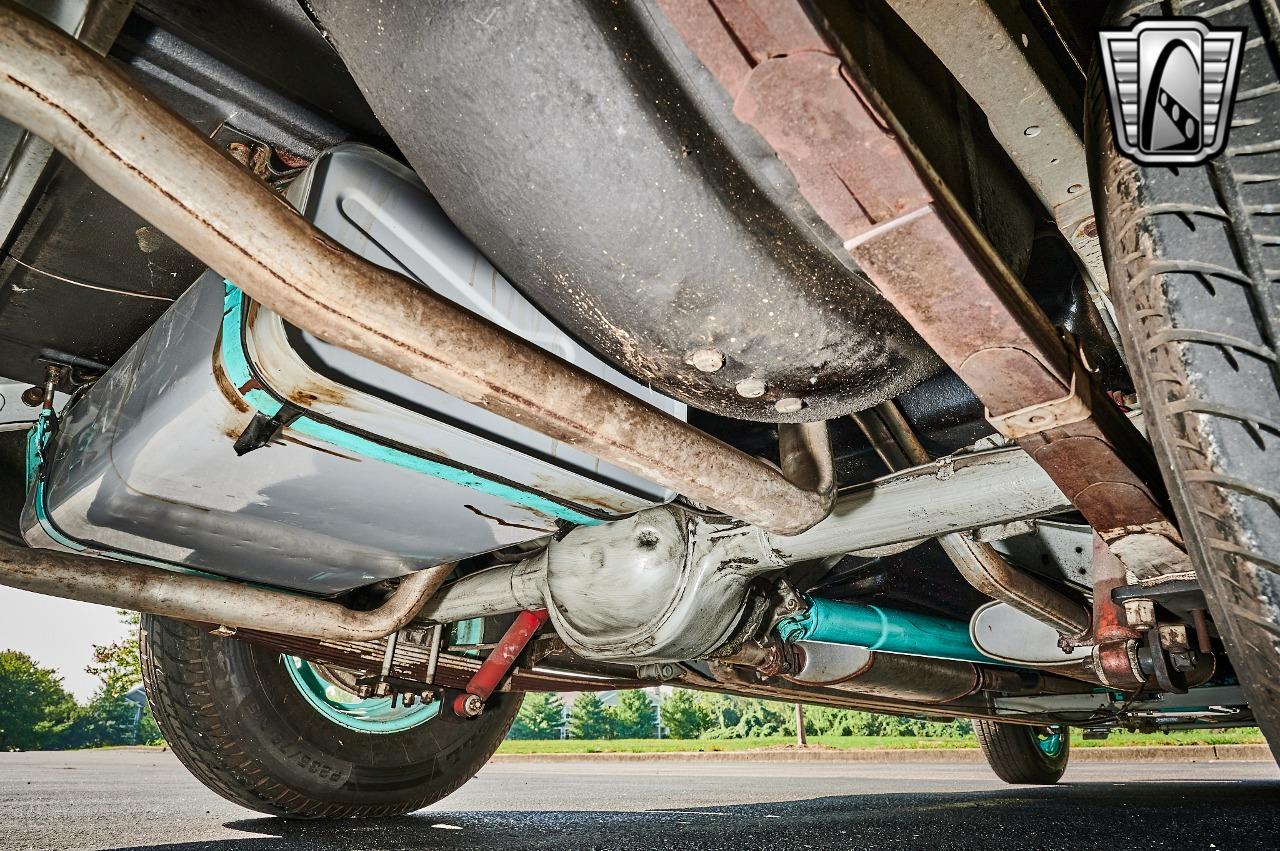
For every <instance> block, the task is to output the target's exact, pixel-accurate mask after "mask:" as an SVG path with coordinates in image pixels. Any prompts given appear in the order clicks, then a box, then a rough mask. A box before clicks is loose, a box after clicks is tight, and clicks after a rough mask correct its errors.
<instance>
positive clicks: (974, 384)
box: [659, 0, 1190, 582]
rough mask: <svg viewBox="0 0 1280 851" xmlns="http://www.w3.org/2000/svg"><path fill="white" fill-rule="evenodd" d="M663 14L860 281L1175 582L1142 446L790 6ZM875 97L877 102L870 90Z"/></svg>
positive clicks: (773, 1)
mask: <svg viewBox="0 0 1280 851" xmlns="http://www.w3.org/2000/svg"><path fill="white" fill-rule="evenodd" d="M659 5H660V7H661V8H662V10H663V12H664V13H665V14H666V15H667V17H668V18H669V19H670V21H671V23H672V24H673V25H674V27H675V28H676V30H677V31H679V32H680V34H681V35H682V37H683V38H684V39H685V40H686V42H687V43H688V44H689V46H690V47H691V48H692V49H693V50H694V52H695V53H696V54H697V55H698V57H699V58H700V59H701V60H702V62H703V64H704V65H706V66H707V68H708V69H709V70H710V71H711V73H712V74H713V75H715V76H716V78H717V79H718V80H719V81H720V83H721V84H722V85H723V86H724V88H725V89H726V91H727V92H728V93H729V94H730V96H732V97H733V99H734V114H735V115H736V116H737V117H738V118H739V119H741V120H742V121H743V122H745V123H747V124H750V125H751V126H752V127H754V128H755V129H756V130H757V131H759V133H760V135H761V136H763V137H764V139H765V140H766V141H767V142H768V143H769V144H770V145H771V146H772V147H773V149H774V150H775V151H776V152H777V155H778V157H779V159H781V160H782V161H783V162H784V163H785V164H786V165H787V166H788V168H790V170H791V172H792V175H793V176H794V177H795V180H796V183H797V185H798V186H799V188H800V190H801V192H802V194H803V195H804V196H805V198H806V199H807V200H808V201H809V203H810V205H811V206H812V207H813V208H814V210H815V211H816V212H817V213H818V214H819V215H820V216H821V217H822V218H823V220H824V221H826V223H827V224H828V225H829V226H830V227H831V228H832V229H833V230H834V231H835V232H836V233H837V234H838V235H839V236H840V237H841V239H843V240H844V244H845V248H846V250H848V252H849V254H850V255H851V256H852V257H853V259H854V260H855V261H856V262H857V263H858V265H859V266H860V267H861V269H862V270H863V272H864V273H865V274H866V275H867V276H868V277H869V278H870V279H871V280H872V282H873V283H874V284H875V285H876V286H877V288H878V289H879V290H880V292H881V294H882V295H884V296H885V298H887V299H888V300H889V301H890V302H891V303H892V304H893V305H894V307H896V308H897V309H898V310H899V311H900V312H901V313H902V314H903V316H905V317H906V319H907V321H908V322H909V323H910V324H911V326H912V327H913V328H914V329H915V330H916V332H917V333H918V334H920V336H921V337H922V338H924V340H925V342H927V343H928V344H929V345H930V347H932V348H933V349H934V351H936V352H937V353H938V355H940V356H941V357H942V359H943V360H944V361H945V362H946V363H947V365H948V366H950V367H951V368H952V369H953V370H954V371H955V372H956V373H957V374H958V375H959V376H960V377H961V378H962V379H963V380H964V381H965V383H967V384H968V385H969V387H970V388H972V390H973V392H974V394H975V395H976V396H977V397H978V398H979V399H980V400H981V401H982V402H983V404H985V405H986V407H987V410H988V414H989V416H990V417H991V419H992V421H993V423H994V424H995V425H997V426H998V427H1001V428H1002V429H1003V430H1004V431H1005V433H1006V435H1007V436H1009V437H1010V438H1011V439H1015V440H1016V441H1017V443H1018V445H1019V446H1021V447H1022V448H1023V449H1025V450H1026V451H1027V452H1028V453H1029V454H1030V455H1031V456H1032V457H1033V458H1035V460H1036V461H1037V462H1038V463H1039V464H1040V465H1041V466H1042V467H1043V468H1044V469H1045V471H1046V472H1048V473H1049V475H1050V476H1051V477H1052V478H1053V479H1054V481H1055V482H1056V483H1057V484H1058V485H1059V487H1061V488H1062V490H1063V492H1064V493H1065V494H1066V496H1067V497H1068V498H1069V499H1070V500H1071V502H1072V503H1073V504H1074V505H1075V506H1076V508H1078V509H1079V510H1080V512H1081V513H1082V514H1084V515H1085V517H1086V518H1087V519H1088V520H1089V523H1090V524H1091V525H1092V526H1093V527H1094V528H1095V529H1097V530H1098V531H1099V532H1100V533H1101V534H1102V536H1103V538H1104V539H1105V540H1106V541H1107V543H1108V544H1109V545H1111V546H1112V547H1113V549H1114V551H1115V552H1116V554H1117V555H1118V556H1119V557H1120V558H1121V559H1122V560H1123V561H1124V563H1125V565H1126V567H1127V568H1128V569H1129V572H1130V574H1129V578H1130V580H1132V581H1145V582H1154V581H1161V580H1163V579H1165V578H1167V577H1170V576H1183V575H1185V574H1186V572H1187V571H1189V570H1190V562H1189V560H1188V558H1187V556H1186V552H1185V547H1184V546H1183V543H1182V540H1181V538H1180V537H1179V535H1178V532H1177V530H1176V528H1175V527H1174V525H1173V524H1172V522H1171V521H1170V517H1171V513H1170V510H1169V508H1168V505H1167V503H1166V499H1165V495H1164V491H1163V485H1162V483H1161V480H1160V476H1159V472H1158V469H1157V467H1156V465H1155V462H1154V458H1153V456H1152V453H1151V449H1150V446H1149V445H1147V444H1146V442H1145V441H1144V440H1143V439H1142V437H1141V436H1140V435H1139V434H1138V433H1137V431H1136V430H1135V429H1134V428H1133V426H1132V425H1131V424H1130V423H1129V422H1128V421H1127V420H1126V419H1125V418H1124V417H1123V416H1122V415H1121V414H1120V412H1119V411H1118V410H1116V408H1115V406H1114V405H1113V404H1112V403H1111V402H1110V401H1109V399H1108V397H1107V396H1106V395H1105V394H1104V393H1103V392H1102V391H1101V389H1100V388H1099V387H1098V386H1097V382H1096V381H1095V380H1094V379H1093V376H1092V373H1091V372H1090V371H1089V370H1088V369H1087V367H1086V366H1085V365H1084V364H1083V363H1081V362H1080V355H1079V353H1078V352H1076V351H1074V350H1073V349H1071V348H1070V347H1068V346H1067V345H1065V344H1064V342H1063V341H1062V340H1061V339H1060V338H1059V336H1058V334H1057V332H1056V331H1055V330H1054V328H1053V326H1052V325H1051V324H1050V322H1049V320H1048V318H1047V317H1046V316H1045V315H1044V313H1043V311H1041V310H1040V308H1039V307H1038V306H1037V305H1036V304H1035V303H1034V302H1033V301H1032V300H1031V298H1030V296H1028V294H1027V293H1026V291H1025V290H1024V289H1023V288H1022V286H1021V284H1020V282H1019V281H1018V280H1017V279H1016V278H1015V277H1014V276H1013V274H1012V273H1011V272H1010V270H1009V269H1008V267H1007V266H1006V265H1005V264H1004V262H1003V261H1002V260H1000V258H999V257H998V255H997V254H996V253H995V251H994V250H993V249H992V247H991V245H990V244H989V242H988V241H987V240H986V238H985V236H983V235H982V233H981V232H980V231H979V230H978V229H977V227H976V225H975V224H974V223H973V222H972V221H971V220H970V219H969V217H968V216H967V214H966V213H965V212H964V210H963V209H961V208H960V206H959V205H958V203H957V202H956V201H955V199H954V198H953V197H952V196H951V195H950V193H949V192H948V191H947V190H946V188H945V187H943V186H942V185H941V184H940V183H938V182H937V179H936V176H933V175H932V173H931V172H929V171H928V169H927V167H925V166H924V165H923V164H921V163H917V162H916V161H915V159H913V153H912V148H911V146H910V144H909V140H907V139H905V137H903V136H901V135H900V134H899V133H898V132H897V131H896V130H895V128H896V127H897V125H896V123H895V122H894V121H893V120H892V116H891V115H889V114H888V113H887V112H884V113H882V112H881V111H880V110H881V108H882V107H879V106H875V105H873V104H878V101H877V100H875V99H874V98H873V97H870V96H868V92H869V90H867V89H865V88H863V87H862V84H861V83H860V82H859V79H858V76H857V73H856V70H855V69H853V68H850V67H849V66H848V65H846V64H844V62H843V61H842V60H841V59H840V58H839V57H838V56H837V55H836V53H835V51H834V50H833V49H832V48H831V46H830V45H829V44H828V43H827V42H826V41H825V38H824V37H823V36H822V34H821V33H819V32H818V31H817V30H816V29H815V27H814V26H813V24H812V23H811V22H810V21H809V19H808V17H807V16H806V14H805V11H804V7H803V5H802V4H801V3H799V2H796V0H701V2H693V0H690V2H681V0H660V2H659ZM872 94H874V93H872Z"/></svg>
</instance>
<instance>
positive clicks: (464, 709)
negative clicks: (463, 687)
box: [453, 694, 484, 718]
mask: <svg viewBox="0 0 1280 851" xmlns="http://www.w3.org/2000/svg"><path fill="white" fill-rule="evenodd" d="M453 711H454V713H455V714H457V715H461V716H462V717H463V718H478V717H479V716H480V714H481V713H482V712H484V701H483V700H481V699H480V696H479V695H475V694H460V695H458V697H457V698H456V699H455V700H454V701H453Z"/></svg>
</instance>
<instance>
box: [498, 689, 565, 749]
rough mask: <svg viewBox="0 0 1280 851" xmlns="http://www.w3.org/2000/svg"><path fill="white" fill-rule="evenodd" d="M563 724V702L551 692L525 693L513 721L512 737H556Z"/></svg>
mask: <svg viewBox="0 0 1280 851" xmlns="http://www.w3.org/2000/svg"><path fill="white" fill-rule="evenodd" d="M563 724H564V703H563V702H562V701H561V700H560V698H559V697H558V696H557V695H556V694H555V693H553V692H533V693H531V694H526V695H525V697H524V703H522V704H521V705H520V711H519V712H518V713H517V714H516V720H515V723H514V724H512V725H511V733H510V734H509V737H510V738H512V739H558V738H560V727H561V725H563Z"/></svg>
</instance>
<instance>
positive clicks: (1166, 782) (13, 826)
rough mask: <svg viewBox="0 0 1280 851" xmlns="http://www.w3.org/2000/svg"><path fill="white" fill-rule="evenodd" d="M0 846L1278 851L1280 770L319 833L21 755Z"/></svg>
mask: <svg viewBox="0 0 1280 851" xmlns="http://www.w3.org/2000/svg"><path fill="white" fill-rule="evenodd" d="M0 848H3V849H28V848H29V849H56V850H57V851H65V850H66V849H105V848H131V849H133V848H136V849H148V851H197V849H199V851H233V850H234V851H276V849H290V851H291V850H292V849H309V851H312V850H314V851H327V849H343V851H409V849H413V851H430V849H461V848H467V849H471V848H483V849H549V848H555V849H561V848H563V849H585V850H586V851H613V849H697V851H720V849H726V851H727V850H728V849H735V851H736V849H765V848H767V849H770V851H783V850H784V849H803V848H815V849H818V848H833V849H841V851H858V849H913V848H922V849H935V850H936V851H952V849H963V851H970V849H999V851H1012V850H1013V849H1037V851H1055V849H1069V851H1080V850H1081V849H1094V848H1098V849H1103V848H1105V849H1108V851H1124V849H1147V848H1151V849H1162V851H1173V849H1201V851H1233V850H1234V849H1276V848H1280V771H1278V770H1277V769H1276V767H1275V766H1274V765H1272V764H1268V763H1262V762H1230V761H1216V762H1201V763H1167V762H1162V763H1085V764H1080V765H1073V766H1072V767H1071V768H1070V769H1069V770H1068V771H1067V775H1066V777H1065V778H1064V780H1063V782H1062V783H1061V784H1060V785H1058V786H1054V787H1009V786H1006V785H1004V784H1003V783H1001V782H1000V781H998V780H996V779H995V777H994V775H992V774H991V773H990V772H989V771H988V770H987V769H986V767H985V766H980V765H966V764H929V763H910V764H874V763H839V762H815V763H776V762H774V763H770V762H723V763H721V762H714V761H706V760H701V761H697V762H693V761H690V762H671V761H664V762H654V763H625V762H622V763H619V762H601V763H518V762H516V763H512V762H505V763H495V764H491V765H489V766H488V767H486V768H485V769H484V770H483V771H482V772H481V773H480V774H479V776H477V777H476V779H474V780H472V781H471V782H470V783H468V784H466V785H465V786H463V787H462V788H461V789H460V790H459V791H457V792H456V793H454V794H453V795H451V796H450V797H448V798H446V799H445V800H443V801H441V802H439V803H438V804H436V805H435V806H433V807H431V808H429V809H426V810H423V811H421V812H419V813H416V814H415V815H413V816H409V817H406V818H400V819H388V820H384V821H377V822H360V821H343V822H329V823H316V822H288V821H282V820H279V819H271V818H262V817H259V816H257V815H256V814H254V813H251V812H248V811H246V810H242V809H240V808H238V807H236V806H235V805H233V804H230V803H228V802H226V801H224V800H222V799H221V798H219V797H218V796H216V795H214V794H213V793H212V792H209V791H208V790H206V789H205V788H204V787H203V786H201V785H200V784H199V783H198V782H196V781H195V780H194V779H192V778H191V777H190V775H188V774H187V773H186V771H185V770H184V769H183V768H182V767H181V766H180V765H179V764H178V762H177V760H176V759H174V757H173V756H172V755H171V754H169V753H167V752H164V753H162V752H154V751H133V750H116V751H83V752H72V753H18V754H8V753H4V754H0Z"/></svg>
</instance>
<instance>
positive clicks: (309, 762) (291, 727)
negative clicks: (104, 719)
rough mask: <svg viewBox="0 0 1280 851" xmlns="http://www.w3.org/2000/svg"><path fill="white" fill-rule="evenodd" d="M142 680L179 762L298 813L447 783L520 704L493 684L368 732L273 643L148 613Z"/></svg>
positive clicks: (480, 756)
mask: <svg viewBox="0 0 1280 851" xmlns="http://www.w3.org/2000/svg"><path fill="white" fill-rule="evenodd" d="M139 644H140V649H141V656H142V681H143V685H144V686H145V687H146V692H147V700H148V701H150V703H151V709H152V712H153V714H154V715H155V719H156V723H157V724H159V726H160V730H161V731H162V732H163V733H164V736H165V739H166V740H167V741H168V743H169V746H170V747H171V748H173V752H174V754H175V755H177V757H178V759H179V760H181V761H182V763H183V765H185V766H186V767H187V769H188V770H189V771H190V772H191V773H192V774H194V775H195V776H196V778H197V779H198V780H200V782H202V783H204V785H206V786H208V787H209V788H210V789H212V790H213V791H215V792H217V793H218V794H219V795H221V796H222V797H224V798H226V799H227V800H229V801H232V802H233V803H236V804H239V805H241V806H243V807H248V808H249V809H251V810H257V811H258V812H261V813H267V814H270V815H276V816H288V817H293V818H347V817H366V818H369V817H384V816H395V815H401V814H404V813H408V812H412V811H414V810H417V809H421V808H422V807H425V806H427V805H428V804H431V803H434V802H435V801H438V800H439V799H441V798H443V797H445V796H446V795H448V794H449V793H450V792H453V791H454V790H455V789H457V788H458V787H459V786H461V785H462V784H463V783H464V782H466V781H467V780H469V779H470V778H471V777H472V775H474V774H475V773H476V772H477V771H479V770H480V767H481V766H483V765H484V764H485V762H486V761H488V759H489V757H490V756H491V755H492V754H493V752H494V750H495V749H497V747H498V744H499V743H500V742H501V741H502V739H503V737H504V736H505V735H506V733H507V729H508V728H509V727H510V726H511V722H512V721H513V720H514V718H515V714H516V711H517V710H518V709H519V708H520V699H521V697H522V695H519V694H504V693H499V694H495V695H494V696H493V698H492V699H490V700H489V701H488V704H487V705H486V708H485V713H484V714H483V715H482V716H480V717H479V718H476V719H469V720H462V719H458V718H456V717H455V716H454V715H453V713H452V712H451V711H450V710H449V707H448V706H447V705H446V706H443V707H442V708H441V711H439V712H438V713H437V714H436V716H435V717H434V718H431V719H430V720H427V721H425V722H424V723H421V724H420V725H419V726H415V727H413V728H411V729H407V730H403V731H399V732H391V733H368V732H361V731H357V730H353V729H350V728H349V727H346V726H341V725H339V724H338V723H335V722H334V721H333V720H330V719H329V718H327V717H326V716H324V715H323V714H321V712H320V711H319V710H318V709H316V707H315V706H313V705H312V704H311V703H308V701H307V699H306V698H305V697H304V695H303V693H302V692H301V691H300V690H299V688H298V687H297V686H296V685H295V683H294V681H293V680H292V679H291V677H290V674H289V672H288V670H287V669H286V667H285V664H284V661H283V659H282V657H281V656H280V654H279V653H277V652H273V651H270V650H267V649H265V648H262V647H257V646H254V645H251V644H245V643H243V642H240V641H236V640H235V639H231V638H219V637H216V636H212V635H210V634H209V633H208V632H206V631H205V630H202V629H199V628H197V627H195V626H192V625H190V624H187V623H183V622H181V621H175V620H170V619H168V618H163V617H158V616H155V615H143V616H142V624H141V627H140V641H139Z"/></svg>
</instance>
